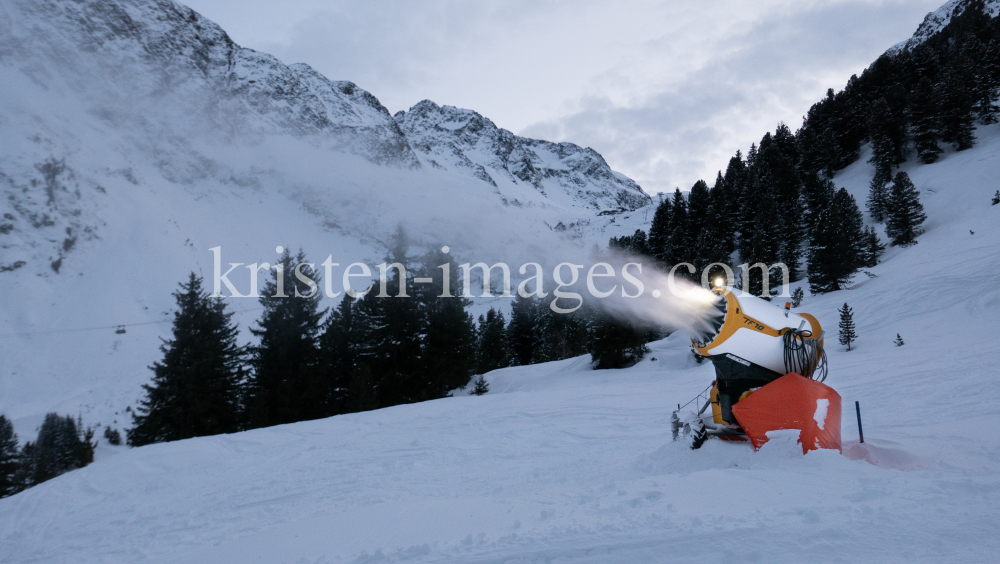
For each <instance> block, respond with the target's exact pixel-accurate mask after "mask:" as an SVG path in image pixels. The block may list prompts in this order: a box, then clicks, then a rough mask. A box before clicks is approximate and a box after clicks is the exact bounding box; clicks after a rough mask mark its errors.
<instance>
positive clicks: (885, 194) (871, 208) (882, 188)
mask: <svg viewBox="0 0 1000 564" xmlns="http://www.w3.org/2000/svg"><path fill="white" fill-rule="evenodd" d="M889 180H891V177H890V176H889V169H887V168H876V169H875V177H874V178H872V181H871V183H870V184H869V185H868V202H867V203H866V206H867V207H868V214H869V215H870V216H872V220H873V221H875V222H877V223H882V222H883V221H885V218H886V211H887V209H888V207H889V190H888V189H887V188H886V184H887V183H888V182H889Z"/></svg>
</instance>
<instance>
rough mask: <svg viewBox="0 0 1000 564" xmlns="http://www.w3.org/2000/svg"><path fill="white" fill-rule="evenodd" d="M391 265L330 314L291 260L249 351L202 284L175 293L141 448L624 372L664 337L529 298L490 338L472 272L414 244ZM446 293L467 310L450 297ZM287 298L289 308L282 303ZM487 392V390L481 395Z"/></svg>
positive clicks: (490, 321) (393, 252)
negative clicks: (580, 374)
mask: <svg viewBox="0 0 1000 564" xmlns="http://www.w3.org/2000/svg"><path fill="white" fill-rule="evenodd" d="M385 262H386V264H387V265H389V266H388V268H387V269H386V276H385V280H384V283H383V282H382V281H380V280H374V281H373V284H372V286H371V288H369V289H368V291H367V293H362V292H354V293H353V294H354V295H350V294H348V295H345V296H344V297H343V298H342V300H341V301H340V302H339V304H338V305H337V306H336V307H335V308H332V310H330V311H324V310H322V309H321V308H320V299H321V297H322V296H323V291H322V290H321V288H322V287H323V285H324V281H323V280H322V279H321V277H320V273H319V272H317V271H316V269H315V268H314V267H312V266H310V265H309V261H308V260H307V258H306V256H305V255H304V254H303V253H301V252H300V253H299V254H298V255H297V256H294V257H293V256H292V255H291V254H290V253H289V252H287V251H285V252H284V254H283V255H282V257H281V260H280V262H279V264H278V265H275V268H272V276H271V278H270V279H269V280H268V281H267V282H265V284H264V287H263V289H262V292H261V296H262V297H261V298H260V299H259V302H260V305H261V306H262V309H263V311H262V313H261V316H260V318H259V319H258V320H257V322H256V324H255V325H254V326H253V327H251V328H250V331H251V333H252V334H253V336H254V337H255V338H256V343H255V344H253V345H250V346H240V345H239V344H238V342H237V339H238V329H237V327H236V324H235V323H234V322H233V321H232V313H231V312H228V311H227V309H226V304H225V303H224V302H223V300H222V299H221V298H212V297H210V296H209V295H208V293H207V291H206V290H205V289H204V288H203V284H202V280H201V279H199V278H198V277H197V276H196V275H194V274H191V276H190V278H189V279H188V281H187V282H186V283H183V284H181V287H180V289H179V290H178V291H177V292H175V293H174V297H175V299H176V301H177V311H176V312H175V316H174V320H173V335H172V338H170V339H168V340H164V342H163V343H162V345H161V351H162V353H163V357H162V360H161V361H159V362H157V363H155V364H154V365H153V366H152V367H151V369H152V371H153V378H152V381H151V382H150V383H149V384H147V385H145V386H144V390H145V397H144V398H143V399H142V400H141V402H140V404H139V406H138V408H137V409H136V410H135V411H134V413H133V426H132V428H131V429H128V430H127V432H126V433H127V441H128V444H129V445H131V446H140V445H145V444H150V443H156V442H164V441H173V440H179V439H185V438H190V437H197V436H204V435H214V434H219V433H229V432H235V431H240V430H245V429H252V428H257V427H266V426H271V425H278V424H283V423H292V422H295V421H303V420H309V419H318V418H322V417H329V416H332V415H338V414H343V413H351V412H357V411H366V410H371V409H377V408H382V407H388V406H393V405H399V404H404V403H413V402H418V401H424V400H430V399H436V398H441V397H444V396H446V395H447V394H448V393H449V392H451V391H452V390H455V389H457V388H464V387H465V386H466V385H467V384H468V383H469V381H470V379H471V378H472V376H473V375H475V374H484V373H486V372H488V371H490V370H494V369H497V368H502V367H505V366H510V365H520V364H531V363H535V362H545V361H548V360H558V359H564V358H569V357H573V356H578V355H582V354H586V353H588V352H590V353H591V354H592V355H593V358H594V361H595V367H597V368H617V367H622V366H626V365H628V364H631V363H634V362H636V361H638V359H639V358H641V356H642V353H643V351H644V350H645V343H646V342H647V341H648V340H649V338H650V335H651V334H650V332H649V331H648V330H633V329H632V328H631V327H628V326H627V325H626V326H620V324H617V323H613V322H612V321H611V320H610V318H607V316H605V315H604V314H600V313H598V312H594V311H591V310H589V309H585V308H584V309H581V310H578V312H575V313H574V314H572V315H564V314H557V313H555V312H553V311H552V310H551V309H550V308H549V307H548V304H547V303H543V302H542V301H541V300H540V299H537V298H522V297H520V296H518V297H516V298H515V299H514V302H513V309H512V315H511V320H510V323H509V324H508V323H507V321H506V319H505V317H504V315H503V313H501V312H500V311H498V310H496V309H491V310H490V311H489V312H487V313H486V314H484V315H481V316H480V317H479V320H478V321H479V322H478V324H477V323H475V321H474V320H473V318H472V316H471V315H470V314H469V313H468V312H467V311H466V309H467V307H468V306H469V305H470V304H471V300H469V299H467V298H464V297H459V296H458V295H457V294H459V293H461V286H460V284H459V278H458V274H459V268H458V265H457V264H456V262H455V260H454V259H453V258H452V257H451V256H450V255H448V254H446V253H444V252H442V251H440V250H433V251H430V252H427V253H424V254H423V255H420V256H414V255H411V249H410V247H409V244H408V243H407V241H406V236H405V234H404V233H403V232H402V230H400V231H398V232H397V233H396V235H395V237H394V238H393V240H392V242H391V244H390V246H389V249H388V253H387V256H386V257H385ZM395 264H398V265H401V266H402V269H399V268H396V267H393V266H392V265H395ZM442 265H447V266H446V267H445V268H442ZM296 272H301V273H302V274H304V275H305V276H304V278H307V279H308V280H307V281H303V280H302V279H300V278H299V277H298V276H296ZM401 272H405V276H401V274H400V273H401ZM415 278H429V279H431V280H432V283H430V284H427V283H421V284H416V283H414V279H415ZM446 285H447V288H448V294H449V295H451V296H453V297H442V296H443V295H444V294H445V286H446ZM282 295H284V296H289V297H275V296H282ZM293 296H294V297H293ZM397 296H399V297H397ZM404 296H405V297H404ZM484 386H486V383H485V381H483V382H481V383H477V385H476V388H477V390H478V392H477V393H482V392H484V391H485V387H484Z"/></svg>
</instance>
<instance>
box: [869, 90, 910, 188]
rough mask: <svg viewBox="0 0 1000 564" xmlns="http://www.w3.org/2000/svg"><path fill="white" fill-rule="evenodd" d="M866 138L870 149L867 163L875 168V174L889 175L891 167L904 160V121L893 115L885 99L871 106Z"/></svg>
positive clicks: (901, 117)
mask: <svg viewBox="0 0 1000 564" xmlns="http://www.w3.org/2000/svg"><path fill="white" fill-rule="evenodd" d="M868 138H869V141H870V142H871V148H872V156H871V158H870V159H869V160H868V162H870V163H871V164H872V165H874V166H875V170H876V173H882V174H890V173H891V168H892V167H893V166H895V165H898V164H900V163H902V162H903V161H905V160H906V126H905V120H904V119H903V116H900V115H896V114H894V112H893V110H892V109H891V108H890V106H889V103H888V102H887V101H886V99H885V98H879V99H878V100H876V101H875V102H874V103H873V104H872V105H871V108H870V110H869V114H868Z"/></svg>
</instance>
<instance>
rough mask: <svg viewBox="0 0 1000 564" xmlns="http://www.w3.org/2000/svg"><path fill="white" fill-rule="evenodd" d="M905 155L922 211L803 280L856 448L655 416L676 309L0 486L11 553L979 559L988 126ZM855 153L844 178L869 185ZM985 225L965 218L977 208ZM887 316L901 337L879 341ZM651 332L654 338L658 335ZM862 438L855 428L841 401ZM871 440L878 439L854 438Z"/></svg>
mask: <svg viewBox="0 0 1000 564" xmlns="http://www.w3.org/2000/svg"><path fill="white" fill-rule="evenodd" d="M978 136H979V138H980V141H979V145H978V146H977V147H976V148H974V149H972V150H969V151H965V152H962V153H950V152H949V153H947V154H945V155H944V157H943V158H942V160H941V161H939V162H937V163H935V164H933V165H921V166H910V167H909V168H908V169H907V170H908V171H909V173H910V174H911V177H912V179H913V181H914V183H915V184H916V186H917V187H918V189H919V190H920V191H921V199H922V201H923V203H924V206H925V207H926V210H927V215H928V221H927V224H926V227H927V232H926V233H925V234H924V235H922V236H921V237H920V239H919V243H918V244H917V245H915V246H912V247H909V248H905V249H895V248H894V249H891V250H890V251H889V252H888V253H887V255H886V256H885V260H884V261H883V263H882V264H880V265H879V266H877V267H875V268H873V269H871V272H872V273H873V274H875V275H876V277H874V278H869V277H867V276H859V277H858V280H857V282H858V283H857V284H856V285H855V286H854V287H852V288H851V289H848V290H843V291H840V292H835V293H831V294H827V295H823V296H816V297H813V296H807V298H806V299H805V301H804V303H803V306H802V310H803V311H807V312H810V313H813V314H815V315H816V316H817V317H818V318H819V319H820V320H821V322H822V323H823V324H824V325H825V326H826V327H827V328H830V329H831V332H835V327H836V320H837V314H836V309H837V307H839V306H840V305H841V304H842V303H844V302H845V301H846V302H848V303H849V304H850V305H851V306H852V307H853V308H854V310H855V321H856V322H857V325H858V333H859V340H858V342H857V349H856V350H854V351H852V352H847V351H846V350H845V349H844V347H840V346H837V345H835V344H833V342H834V340H835V339H833V338H831V339H830V341H829V342H830V343H831V345H830V346H829V347H828V349H829V353H830V377H829V378H828V380H827V383H828V384H830V385H831V386H833V387H834V388H835V389H837V390H838V391H839V392H840V393H841V395H842V396H843V399H844V407H845V409H844V412H843V421H842V426H843V427H842V428H843V434H844V437H845V449H844V456H841V455H839V454H837V453H835V452H812V453H810V454H809V455H807V456H805V457H803V456H802V455H801V450H800V449H799V448H798V446H797V445H795V444H794V441H793V440H786V441H780V440H775V441H772V442H771V443H768V444H767V445H765V447H764V448H763V449H762V450H761V451H760V452H759V453H753V452H752V450H750V448H749V447H748V446H746V445H741V444H727V443H722V442H719V441H710V442H709V443H708V444H706V446H705V447H704V448H703V449H702V450H700V451H696V452H695V451H690V450H688V449H687V447H686V446H685V445H684V444H682V443H671V442H670V439H669V416H670V411H671V409H672V406H674V405H676V404H677V403H679V402H685V401H687V400H688V399H689V398H691V397H692V396H694V395H695V394H696V393H697V392H699V391H701V390H702V389H703V388H704V387H705V386H707V385H708V383H709V382H710V381H711V380H712V378H713V372H712V368H711V366H710V365H707V364H706V365H701V366H699V365H696V364H695V363H694V362H693V359H692V358H691V356H690V352H689V350H688V342H687V340H686V339H687V338H686V335H684V334H683V333H681V332H678V333H675V334H674V335H672V336H671V337H669V338H667V339H665V340H663V341H660V342H657V343H654V344H653V345H652V348H653V352H652V354H651V355H649V356H647V358H646V359H644V360H643V361H642V362H641V363H640V364H639V365H637V366H635V367H633V368H630V369H626V370H618V371H593V370H590V367H589V363H588V360H587V359H586V358H576V359H569V360H565V361H560V362H555V363H548V364H541V365H535V366H530V367H521V368H509V369H505V370H500V371H496V372H493V373H490V374H489V375H488V379H489V381H490V384H491V392H490V393H489V394H487V395H485V396H483V397H472V396H461V397H454V398H447V399H443V400H437V401H432V402H425V403H421V404H415V405H405V406H398V407H394V408H390V409H384V410H379V411H374V412H368V413H359V414H351V415H346V416H338V417H333V418H330V419H325V420H320V421H313V422H306V423H298V424H294V425H287V426H281V427H273V428H269V429H260V430H255V431H250V432H246V433H240V434H235V435H228V436H220V437H208V438H200V439H193V440H188V441H181V442H176V443H170V444H162V445H153V446H149V447H143V448H139V449H132V450H125V449H118V450H116V451H114V452H109V451H107V450H105V451H104V453H102V456H101V457H100V459H99V460H98V461H97V462H96V463H94V464H93V465H91V466H89V467H87V468H84V469H82V470H79V471H75V472H71V473H69V474H66V475H63V476H61V477H59V478H56V479H55V480H52V481H50V482H47V483H45V484H42V485H40V486H38V487H36V488H33V489H31V490H28V491H26V492H24V493H21V494H18V495H17V496H14V497H12V498H8V499H4V500H0V547H2V548H0V551H2V552H0V556H3V557H5V558H4V559H5V560H9V561H14V562H63V561H67V560H73V561H74V562H214V563H226V562H233V563H236V562H240V563H242V562H290V563H291V562H310V563H312V562H403V561H405V562H588V563H589V562H620V563H634V562H663V561H670V562H705V561H727V562H754V561H758V562H796V563H797V562H907V563H912V562H944V561H950V562H954V561H992V560H993V559H994V555H995V553H996V551H997V548H998V547H997V546H996V540H995V535H994V534H993V529H994V528H995V524H996V522H997V518H998V516H1000V515H998V510H997V506H998V503H1000V475H998V474H997V472H996V468H997V466H998V464H1000V435H998V434H997V433H996V429H997V428H998V424H1000V381H998V379H997V378H996V368H995V367H996V366H997V364H998V362H1000V339H998V338H997V336H998V335H1000V288H998V287H997V285H996V283H995V282H996V272H997V266H996V265H997V264H998V261H1000V228H998V226H1000V206H991V205H990V204H989V199H990V196H991V195H992V194H993V192H994V191H995V190H996V188H997V186H996V180H995V179H996V178H997V177H1000V126H990V127H988V128H981V129H980V130H979V131H978ZM871 173H872V170H871V168H870V165H868V164H867V163H866V162H865V159H860V160H859V161H858V162H857V163H856V164H854V165H852V166H851V167H849V168H848V169H846V170H845V171H842V172H841V173H840V174H839V175H838V176H837V177H836V178H835V182H836V184H837V185H838V186H845V187H847V188H848V189H849V190H850V191H851V192H852V193H853V194H854V195H855V197H859V196H863V195H864V193H865V191H866V187H867V182H868V179H869V178H870V175H871ZM970 230H971V231H974V232H975V234H971V233H970ZM897 333H899V334H901V335H902V336H903V338H904V340H905V341H906V345H905V346H903V347H895V346H894V345H893V344H892V341H893V339H894V338H895V336H896V334H897ZM653 357H655V359H656V360H653ZM855 400H857V401H860V402H861V406H862V409H863V414H864V423H865V431H866V438H867V441H866V443H865V445H864V446H861V445H858V444H856V441H853V440H852V439H855V438H856V436H857V435H856V431H855V430H856V427H855V424H854V413H853V410H852V409H851V406H852V405H853V403H854V401H855ZM866 459H867V461H866Z"/></svg>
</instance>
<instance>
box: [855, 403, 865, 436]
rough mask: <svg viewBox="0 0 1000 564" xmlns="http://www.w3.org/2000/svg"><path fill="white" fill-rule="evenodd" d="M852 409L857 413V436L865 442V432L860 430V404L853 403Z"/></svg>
mask: <svg viewBox="0 0 1000 564" xmlns="http://www.w3.org/2000/svg"><path fill="white" fill-rule="evenodd" d="M854 409H855V411H857V412H858V436H859V437H861V442H865V432H864V431H862V430H861V402H857V401H856V402H854Z"/></svg>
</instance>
